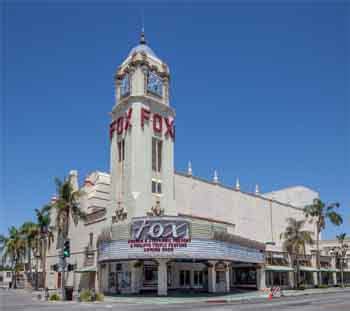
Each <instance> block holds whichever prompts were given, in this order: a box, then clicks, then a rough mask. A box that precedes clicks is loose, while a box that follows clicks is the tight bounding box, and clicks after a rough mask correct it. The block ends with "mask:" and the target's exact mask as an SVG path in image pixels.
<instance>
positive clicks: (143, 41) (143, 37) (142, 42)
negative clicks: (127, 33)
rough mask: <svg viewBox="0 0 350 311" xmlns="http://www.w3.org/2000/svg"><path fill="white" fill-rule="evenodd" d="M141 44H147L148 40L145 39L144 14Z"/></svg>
mask: <svg viewBox="0 0 350 311" xmlns="http://www.w3.org/2000/svg"><path fill="white" fill-rule="evenodd" d="M140 44H147V42H146V38H145V24H144V20H143V12H142V27H141V37H140Z"/></svg>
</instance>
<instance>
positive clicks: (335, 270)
mask: <svg viewBox="0 0 350 311" xmlns="http://www.w3.org/2000/svg"><path fill="white" fill-rule="evenodd" d="M320 271H321V272H337V271H338V270H337V269H326V268H321V269H320Z"/></svg>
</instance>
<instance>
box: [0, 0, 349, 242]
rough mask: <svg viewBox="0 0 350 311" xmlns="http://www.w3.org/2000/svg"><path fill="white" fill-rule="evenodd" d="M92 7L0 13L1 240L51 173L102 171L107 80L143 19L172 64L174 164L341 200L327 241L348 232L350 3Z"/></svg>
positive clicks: (47, 188)
mask: <svg viewBox="0 0 350 311" xmlns="http://www.w3.org/2000/svg"><path fill="white" fill-rule="evenodd" d="M97 3H98V1H96V2H93V1H76V2H73V4H69V3H68V2H66V1H61V2H58V1H57V2H55V1H35V2H34V1H33V2H31V1H28V2H24V1H22V2H20V1H12V2H11V4H7V6H6V7H4V4H2V6H3V7H2V9H3V10H4V11H3V12H4V22H3V23H2V32H3V34H4V39H5V40H4V41H3V43H2V45H3V49H2V65H3V69H4V70H3V77H2V78H3V83H2V90H1V92H2V94H3V96H2V100H3V104H2V121H3V122H2V123H1V124H2V126H1V130H2V136H1V139H2V143H1V145H2V152H1V156H2V158H1V162H2V173H1V177H2V178H1V191H2V193H1V210H2V212H1V213H2V217H1V224H0V232H1V233H5V232H6V230H7V227H9V226H10V225H19V224H20V223H21V222H23V221H25V220H29V219H32V218H33V209H34V208H38V207H41V206H42V205H43V204H45V203H46V202H47V201H48V200H49V199H50V197H51V195H53V194H54V192H55V188H54V183H53V178H54V177H55V176H58V177H63V176H64V175H66V174H67V173H68V171H69V170H70V169H77V170H78V171H79V174H80V178H81V179H83V178H84V177H85V176H86V174H87V173H89V172H90V171H93V170H101V171H108V170H109V139H108V125H109V122H110V119H109V115H108V112H109V111H110V110H111V108H112V105H113V100H114V90H113V74H114V72H115V69H116V68H117V67H118V65H119V64H120V63H121V61H122V60H123V59H124V58H125V57H126V56H127V54H128V52H129V50H130V49H131V48H132V47H133V46H134V45H136V44H137V42H138V39H139V31H140V27H141V26H140V24H141V15H142V14H141V12H142V11H143V12H144V15H145V28H146V37H147V39H148V41H149V44H150V46H151V47H152V48H153V50H154V51H155V53H156V54H157V55H158V56H159V57H160V58H162V59H163V60H165V61H166V62H167V63H168V64H169V66H170V69H171V75H172V80H171V104H172V106H174V107H175V109H176V112H177V118H176V131H177V132H176V134H177V137H176V145H175V167H176V169H177V170H180V171H181V170H186V166H187V162H188V160H191V161H192V165H193V171H194V174H195V175H197V176H200V177H203V178H208V179H211V178H212V175H213V170H214V169H217V170H218V172H219V177H220V180H221V182H222V183H223V184H226V185H234V183H235V179H236V177H239V178H240V181H241V187H242V189H243V190H245V191H253V190H254V185H255V184H256V183H258V184H259V185H260V189H261V191H262V192H268V191H272V190H276V189H280V188H283V187H288V186H292V185H300V184H301V185H306V186H309V187H311V188H314V189H316V190H317V191H319V192H320V193H321V198H322V199H323V200H325V201H326V202H332V201H339V202H340V204H341V212H342V213H343V215H344V218H345V222H344V225H343V226H342V227H340V228H332V227H330V226H329V227H328V229H327V230H326V234H325V236H326V237H327V238H331V237H334V236H335V234H336V233H338V232H340V231H346V232H347V233H348V234H350V212H349V210H350V165H349V158H350V108H349V99H350V96H349V95H350V94H349V70H350V65H349V64H350V62H349V60H350V59H349V58H350V49H349V38H350V22H349V21H350V18H349V15H350V8H349V2H347V5H345V2H338V1H329V2H327V1H323V2H316V4H315V2H314V4H312V2H311V1H310V2H308V3H307V4H306V5H305V4H301V2H299V1H295V2H292V1H290V2H286V3H285V4H283V5H276V3H277V2H266V3H264V2H262V1H261V2H253V1H249V2H248V4H246V5H243V4H241V3H239V2H231V4H229V2H221V3H219V2H214V1H212V2H209V1H206V2H204V1H203V2H202V4H199V1H197V2H192V4H191V5H190V4H186V5H185V4H183V3H184V2H178V4H175V3H174V2H169V1H168V2H166V4H162V5H160V4H156V3H153V4H145V3H146V2H143V3H144V4H143V5H142V6H141V5H138V4H137V3H136V2H133V4H132V5H127V4H126V2H125V3H124V4H123V2H120V4H118V5H116V4H112V2H111V1H104V2H99V3H100V4H97ZM214 3H216V4H215V5H214ZM258 3H259V4H258ZM243 208H244V207H243ZM5 210H6V212H5Z"/></svg>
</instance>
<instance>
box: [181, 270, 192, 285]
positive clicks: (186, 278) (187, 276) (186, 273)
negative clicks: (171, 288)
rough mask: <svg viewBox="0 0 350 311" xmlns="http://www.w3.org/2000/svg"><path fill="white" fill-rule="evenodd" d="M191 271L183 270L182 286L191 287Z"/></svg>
mask: <svg viewBox="0 0 350 311" xmlns="http://www.w3.org/2000/svg"><path fill="white" fill-rule="evenodd" d="M190 284H191V281H190V271H189V270H181V271H180V286H183V287H184V286H190Z"/></svg>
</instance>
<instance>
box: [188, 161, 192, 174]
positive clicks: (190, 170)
mask: <svg viewBox="0 0 350 311" xmlns="http://www.w3.org/2000/svg"><path fill="white" fill-rule="evenodd" d="M187 175H188V176H192V163H191V161H188V169H187Z"/></svg>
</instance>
